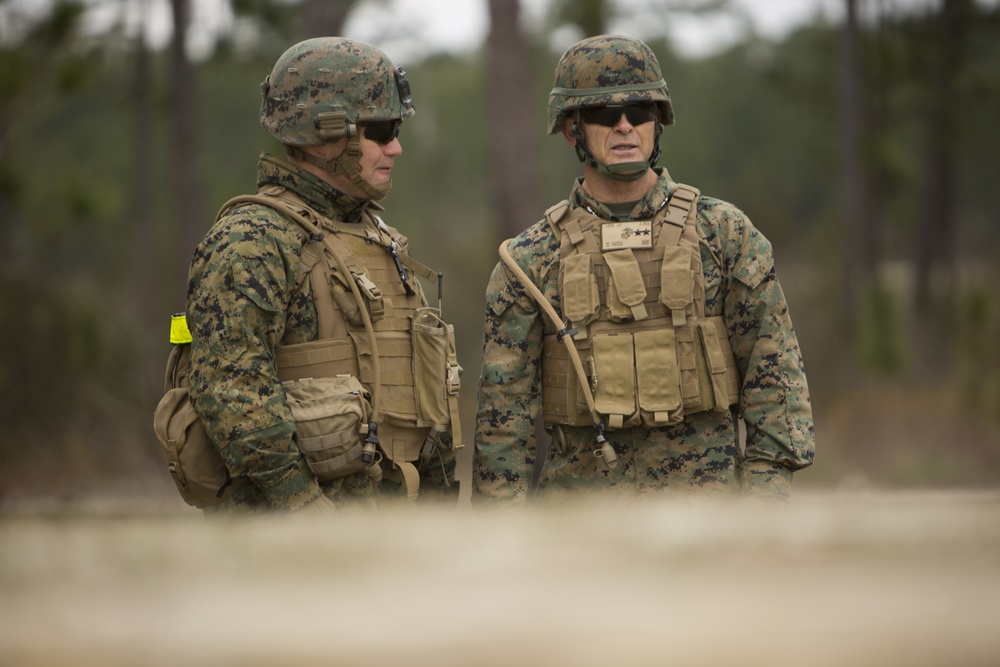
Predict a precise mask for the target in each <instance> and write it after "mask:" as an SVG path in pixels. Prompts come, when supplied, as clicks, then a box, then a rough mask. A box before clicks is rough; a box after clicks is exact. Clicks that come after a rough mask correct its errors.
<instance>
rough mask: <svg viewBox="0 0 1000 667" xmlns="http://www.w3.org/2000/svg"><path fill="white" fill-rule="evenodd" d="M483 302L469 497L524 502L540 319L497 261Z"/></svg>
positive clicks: (536, 385) (532, 436) (531, 452)
mask: <svg viewBox="0 0 1000 667" xmlns="http://www.w3.org/2000/svg"><path fill="white" fill-rule="evenodd" d="M486 302H487V303H486V321H485V327H484V339H483V366H482V372H481V375H480V378H479V395H478V408H477V413H476V435H475V451H474V453H473V463H472V498H473V502H476V503H480V502H491V501H494V502H495V501H508V502H509V501H515V502H523V501H524V500H525V499H526V497H527V493H528V489H529V487H530V485H531V477H532V472H533V470H534V458H535V433H534V419H535V416H536V415H537V414H538V410H539V378H538V372H539V367H540V359H541V348H542V322H541V319H540V317H539V310H538V307H537V305H536V304H535V303H534V302H533V301H532V300H531V298H530V297H528V296H527V295H525V294H524V291H523V289H522V288H521V287H520V284H519V283H518V281H517V279H516V278H515V277H513V276H512V275H511V274H510V272H509V271H508V270H507V269H506V268H505V267H504V266H503V265H502V264H499V263H498V264H497V266H496V268H495V269H494V270H493V275H492V277H491V278H490V282H489V286H488V287H487V290H486Z"/></svg>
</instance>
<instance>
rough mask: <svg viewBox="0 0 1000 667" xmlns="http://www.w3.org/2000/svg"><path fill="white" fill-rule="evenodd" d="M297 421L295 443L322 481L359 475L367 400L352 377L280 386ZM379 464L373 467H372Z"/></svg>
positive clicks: (368, 398) (369, 412)
mask: <svg viewBox="0 0 1000 667" xmlns="http://www.w3.org/2000/svg"><path fill="white" fill-rule="evenodd" d="M282 387H283V388H284V390H285V398H286V400H287V402H288V407H289V408H290V409H291V411H292V417H293V418H294V419H295V428H296V431H297V444H298V447H299V451H301V452H302V454H303V455H304V456H305V458H306V463H308V464H309V468H310V470H312V471H313V474H314V475H316V479H317V480H319V481H320V482H327V481H330V480H333V479H337V478H339V477H345V476H347V475H350V474H353V473H355V472H360V471H361V470H364V469H365V467H366V464H365V462H364V461H363V459H362V458H361V455H362V453H363V451H362V449H363V445H362V437H363V436H364V435H365V434H367V433H368V419H369V417H371V410H372V408H371V396H370V395H369V394H368V392H367V391H365V388H364V387H363V386H361V382H360V381H359V380H358V379H357V378H356V377H353V376H351V375H337V376H334V377H319V378H303V379H301V380H288V381H286V382H283V383H282ZM376 465H377V464H376Z"/></svg>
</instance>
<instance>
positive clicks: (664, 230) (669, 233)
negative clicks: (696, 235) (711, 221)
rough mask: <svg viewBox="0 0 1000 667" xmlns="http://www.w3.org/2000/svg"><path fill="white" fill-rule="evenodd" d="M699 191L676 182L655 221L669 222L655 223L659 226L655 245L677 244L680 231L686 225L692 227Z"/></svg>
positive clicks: (681, 231) (695, 215) (696, 212)
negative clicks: (663, 223)
mask: <svg viewBox="0 0 1000 667" xmlns="http://www.w3.org/2000/svg"><path fill="white" fill-rule="evenodd" d="M700 195H701V191H700V190H698V188H695V187H692V186H690V185H685V184H683V183H678V184H677V187H676V188H675V189H674V191H673V193H671V195H670V199H668V200H667V205H666V207H664V208H663V209H661V215H658V216H657V221H658V222H659V221H662V222H665V223H669V224H668V225H656V226H657V227H659V235H658V236H657V239H656V246H657V247H659V248H662V247H666V246H672V245H677V243H678V242H679V241H680V238H681V235H682V233H684V230H685V228H686V227H687V226H688V225H691V227H692V228H693V227H694V221H695V218H696V217H697V215H698V197H699V196H700Z"/></svg>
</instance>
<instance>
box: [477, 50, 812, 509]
mask: <svg viewBox="0 0 1000 667" xmlns="http://www.w3.org/2000/svg"><path fill="white" fill-rule="evenodd" d="M628 105H636V106H637V108H632V109H629V108H627V106H628ZM654 112H655V113H654ZM609 113H610V115H609ZM643 113H648V114H650V115H649V116H645V117H644V116H643V115H642V114H643ZM601 114H603V116H604V118H603V119H602V118H601V117H600V115H601ZM588 117H590V118H592V121H590V122H588V120H587V119H588ZM672 123H673V107H672V104H671V102H670V97H669V93H668V91H667V87H666V84H665V82H663V79H662V76H661V74H660V69H659V65H658V63H657V62H656V58H655V56H654V55H653V53H652V51H651V50H650V49H649V48H648V46H646V45H645V44H644V43H642V42H641V41H639V40H635V39H631V38H627V37H620V36H599V37H593V38H588V39H586V40H583V41H582V42H579V43H578V44H576V45H574V46H572V47H570V48H569V49H568V50H567V51H566V53H565V54H564V55H563V57H562V59H561V60H560V63H559V65H558V66H557V68H556V76H555V87H554V88H553V91H552V94H551V95H550V98H549V133H550V134H555V133H557V132H560V131H562V133H563V134H564V135H565V137H566V139H567V140H568V141H569V143H570V144H572V145H574V147H575V149H576V151H577V155H578V157H579V158H580V160H581V161H583V162H584V177H583V178H581V179H578V180H577V181H576V183H575V184H574V186H573V188H572V191H571V194H570V197H569V200H568V210H569V211H571V212H572V211H574V210H577V209H580V208H585V209H586V210H587V211H588V212H589V213H591V214H592V215H593V216H597V217H598V218H600V219H603V220H604V221H618V220H650V219H652V218H653V217H654V216H655V215H656V214H657V211H659V210H660V209H661V208H662V207H664V206H665V205H666V204H667V203H668V202H669V201H670V198H671V197H672V195H674V193H675V192H676V191H677V184H676V183H675V182H674V181H673V180H672V179H671V178H670V176H669V175H668V173H667V171H666V170H665V169H662V168H654V166H653V165H654V164H655V162H656V161H657V158H658V156H659V147H658V146H657V145H656V143H657V141H658V138H659V134H660V131H661V129H662V126H663V125H670V124H672ZM598 125H602V126H603V127H596V126H598ZM643 126H645V127H643ZM643 133H645V134H643ZM642 137H645V139H643V138H642ZM601 142H604V143H601ZM595 193H597V194H599V195H601V196H602V197H603V199H604V201H602V200H601V198H600V197H598V196H595ZM617 195H621V196H617ZM696 207H697V208H696V209H695V215H696V217H695V225H696V230H697V236H698V246H699V248H700V257H701V262H702V265H703V272H704V280H705V296H704V304H705V316H706V317H712V316H720V317H721V318H722V322H724V325H725V330H726V333H727V334H728V338H729V344H730V346H731V348H732V351H733V353H734V356H735V360H736V365H737V367H738V369H737V370H735V371H734V373H736V374H738V377H739V379H740V380H741V384H740V388H739V393H738V401H737V402H736V404H735V405H733V406H732V407H733V409H731V410H703V411H699V412H694V413H693V414H685V415H684V417H683V421H681V422H680V423H678V424H671V425H666V426H647V425H639V426H634V427H631V428H621V429H617V430H605V431H604V432H603V436H604V437H605V438H606V439H607V441H608V443H609V444H610V445H611V446H612V447H613V449H614V453H615V454H616V455H617V465H615V466H609V465H607V464H606V463H605V462H604V461H602V459H601V458H599V457H598V456H596V455H595V454H596V453H597V452H595V429H594V428H592V427H590V426H570V425H560V426H558V427H556V429H555V437H553V442H552V446H551V447H550V449H549V451H548V454H547V457H546V460H545V461H544V463H543V464H542V467H541V474H540V478H539V480H538V489H537V492H538V495H539V497H543V498H560V497H568V496H571V495H572V494H573V493H574V492H579V491H587V492H591V493H592V492H602V491H603V492H607V493H610V494H621V495H624V496H628V497H632V496H636V495H641V494H644V493H648V492H657V493H664V492H673V491H679V492H683V493H690V492H706V493H733V492H740V491H742V492H743V493H744V494H747V495H753V496H757V497H770V498H787V497H788V495H789V493H790V488H791V479H792V473H793V471H795V470H798V469H801V468H803V467H805V466H808V465H810V464H811V462H812V459H813V449H814V435H813V422H812V411H811V406H810V399H809V391H808V388H807V384H806V377H805V372H804V368H803V363H802V357H801V353H800V350H799V345H798V342H797V339H796V336H795V332H794V330H793V328H792V322H791V319H790V317H789V313H788V306H787V304H786V302H785V297H784V295H783V293H782V290H781V286H780V284H779V282H778V279H777V276H776V274H775V267H774V261H773V256H772V251H771V245H770V243H769V242H768V240H767V239H766V238H765V237H764V236H763V235H762V234H761V232H760V231H759V230H757V229H756V228H755V227H754V226H753V225H752V224H751V222H750V220H749V219H748V218H747V216H746V215H744V213H743V212H741V211H740V210H739V209H737V208H736V207H735V206H733V205H731V204H729V203H727V202H724V201H720V200H718V199H713V198H711V197H705V196H702V197H699V198H697V201H696ZM602 226H603V224H602ZM509 251H510V255H511V257H512V259H513V260H514V261H515V262H516V263H517V265H518V266H519V267H520V268H521V269H522V270H523V271H524V272H525V273H526V274H527V277H528V278H529V279H530V281H531V282H532V283H534V285H536V286H537V287H538V288H540V290H541V292H542V294H544V296H545V297H547V298H548V300H549V301H550V302H551V304H552V305H553V306H554V307H555V309H556V310H557V311H558V312H559V313H560V316H561V314H562V305H561V295H560V287H559V284H560V238H559V236H558V235H557V234H556V233H555V232H554V230H553V227H552V225H551V224H550V222H549V221H548V220H547V219H543V220H542V221H540V222H538V223H536V224H534V225H532V226H531V227H529V228H528V229H527V230H525V231H524V232H522V233H521V234H519V235H518V236H517V237H515V238H514V239H513V240H512V241H511V243H510V245H509ZM692 252H697V251H692ZM564 322H565V321H561V324H562V323H564ZM556 333H557V327H556V325H555V324H554V323H553V322H551V321H550V320H549V318H546V317H545V315H544V314H543V310H542V309H541V308H540V306H539V303H538V302H537V301H536V299H534V298H533V297H532V295H531V294H529V293H528V291H527V290H526V288H525V286H524V285H523V284H522V282H521V280H519V279H518V277H516V276H515V274H514V273H512V271H511V269H510V268H508V266H506V265H505V264H504V263H503V262H500V263H498V264H497V266H496V268H495V269H494V271H493V275H492V277H491V279H490V282H489V286H488V287H487V307H486V318H485V339H484V348H483V367H482V374H481V377H480V384H479V396H478V406H479V407H478V413H477V420H476V435H475V454H474V459H473V475H472V482H473V500H474V502H476V503H487V502H520V501H523V500H525V499H526V497H528V495H529V494H530V487H531V483H532V475H533V470H534V468H535V458H536V443H535V426H534V420H535V418H536V415H538V413H539V411H540V409H541V393H542V392H541V382H542V375H543V368H542V366H543V361H542V359H543V355H542V351H543V335H548V336H551V335H552V334H556ZM570 335H572V332H570ZM663 353H665V354H672V353H673V351H672V350H663ZM571 375H572V373H571ZM573 380H575V378H573V379H572V380H570V381H573ZM738 418H742V420H743V422H744V424H745V428H746V441H745V450H744V449H743V448H741V446H740V444H739V440H738V436H737V421H736V420H737V419H738Z"/></svg>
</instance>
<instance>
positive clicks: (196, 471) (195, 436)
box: [153, 315, 249, 507]
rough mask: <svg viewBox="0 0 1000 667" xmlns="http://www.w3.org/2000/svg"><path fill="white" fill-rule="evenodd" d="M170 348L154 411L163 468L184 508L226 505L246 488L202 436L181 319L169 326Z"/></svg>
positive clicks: (186, 335)
mask: <svg viewBox="0 0 1000 667" xmlns="http://www.w3.org/2000/svg"><path fill="white" fill-rule="evenodd" d="M170 342H171V345H172V348H171V350H170V355H169V357H168V358H167V369H166V376H165V378H164V395H163V398H162V399H160V402H159V404H158V405H157V406H156V409H155V410H154V411H153V432H154V433H155V434H156V439H157V440H158V441H159V442H160V445H162V447H163V451H164V454H165V455H166V457H167V470H168V471H169V472H170V477H171V478H172V479H173V480H174V484H175V485H177V491H178V492H180V494H181V498H183V499H184V502H186V503H187V504H188V505H192V506H194V507H207V506H209V505H216V504H218V503H221V502H224V501H225V500H227V499H228V498H229V497H230V496H232V495H233V494H234V493H235V492H236V491H237V490H239V489H241V488H243V487H245V486H246V485H248V484H249V481H247V480H245V479H236V480H234V479H232V478H231V477H230V476H229V471H228V470H227V469H226V464H225V463H223V461H222V457H221V456H220V455H219V452H218V451H217V450H216V449H215V445H214V444H212V441H211V440H210V439H209V437H208V434H207V433H206V432H205V427H204V426H203V425H202V423H201V419H200V418H199V417H198V413H197V412H195V409H194V406H193V405H191V399H190V397H189V396H188V365H189V361H190V357H191V334H190V332H188V328H187V323H186V321H185V318H184V315H174V316H173V317H172V318H171V322H170Z"/></svg>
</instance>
